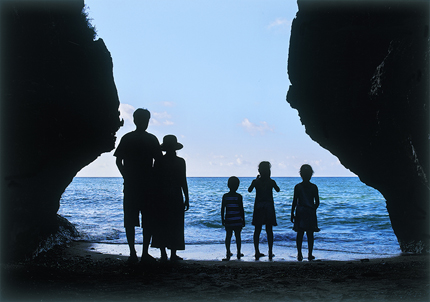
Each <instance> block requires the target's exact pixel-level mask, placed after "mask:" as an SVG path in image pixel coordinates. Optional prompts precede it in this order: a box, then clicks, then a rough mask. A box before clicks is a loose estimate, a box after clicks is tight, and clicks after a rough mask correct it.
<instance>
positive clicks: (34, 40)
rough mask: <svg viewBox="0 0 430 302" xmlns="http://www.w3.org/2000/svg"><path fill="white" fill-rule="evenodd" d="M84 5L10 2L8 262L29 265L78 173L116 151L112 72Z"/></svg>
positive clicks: (4, 176) (5, 51)
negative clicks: (23, 261)
mask: <svg viewBox="0 0 430 302" xmlns="http://www.w3.org/2000/svg"><path fill="white" fill-rule="evenodd" d="M83 8H84V1H33V2H30V1H27V2H24V1H3V2H1V6H0V9H1V11H0V14H1V33H0V34H1V35H0V37H1V47H2V48H1V108H0V109H1V113H0V114H1V126H0V127H1V128H0V129H1V150H0V152H1V178H0V179H1V191H0V193H1V230H2V231H1V253H2V257H3V260H8V259H13V258H22V257H28V256H31V255H32V253H34V251H35V249H36V248H37V247H38V245H39V244H40V243H41V241H43V240H44V239H45V238H47V236H49V235H50V234H53V233H55V232H57V231H58V229H59V227H60V226H61V224H64V220H62V219H59V217H58V216H57V211H58V209H59V200H60V198H61V194H62V193H63V192H64V190H65V188H66V187H67V186H68V185H69V184H70V182H71V181H72V179H73V177H74V176H75V175H76V173H77V172H78V171H79V170H81V169H82V168H83V167H84V166H86V165H88V164H89V163H90V162H92V161H93V160H95V159H96V158H97V157H98V156H99V155H100V154H101V153H103V152H108V151H111V150H112V149H113V148H114V147H115V139H116V138H115V133H116V131H117V130H118V129H119V127H120V124H121V123H120V119H119V111H118V107H119V100H118V94H117V90H116V86H115V83H114V79H113V72H112V69H113V64H112V58H111V56H110V53H109V51H108V50H107V48H106V46H105V44H104V42H103V40H101V39H98V40H94V38H95V30H94V28H93V27H92V26H91V24H90V23H89V22H88V20H87V17H86V15H85V12H84V10H83Z"/></svg>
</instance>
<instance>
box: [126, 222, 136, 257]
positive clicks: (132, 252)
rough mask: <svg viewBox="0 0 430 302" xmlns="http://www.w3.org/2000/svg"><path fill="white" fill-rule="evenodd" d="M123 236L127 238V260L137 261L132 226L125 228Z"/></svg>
mask: <svg viewBox="0 0 430 302" xmlns="http://www.w3.org/2000/svg"><path fill="white" fill-rule="evenodd" d="M125 236H126V238H127V243H128V247H129V249H130V258H128V259H129V260H128V261H130V262H137V255H136V248H135V247H134V237H135V231H134V227H127V228H125Z"/></svg>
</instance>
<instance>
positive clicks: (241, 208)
mask: <svg viewBox="0 0 430 302" xmlns="http://www.w3.org/2000/svg"><path fill="white" fill-rule="evenodd" d="M239 208H240V216H241V217H242V227H244V226H245V210H244V209H243V198H242V195H240V198H239Z"/></svg>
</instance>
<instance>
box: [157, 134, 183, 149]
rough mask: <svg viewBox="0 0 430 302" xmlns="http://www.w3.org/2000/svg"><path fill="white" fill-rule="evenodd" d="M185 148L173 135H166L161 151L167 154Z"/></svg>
mask: <svg viewBox="0 0 430 302" xmlns="http://www.w3.org/2000/svg"><path fill="white" fill-rule="evenodd" d="M183 147H184V146H183V145H182V144H180V143H178V139H177V138H176V136H174V135H173V134H169V135H166V136H165V137H163V143H162V144H161V150H163V151H166V152H171V151H176V150H181V149H182V148H183Z"/></svg>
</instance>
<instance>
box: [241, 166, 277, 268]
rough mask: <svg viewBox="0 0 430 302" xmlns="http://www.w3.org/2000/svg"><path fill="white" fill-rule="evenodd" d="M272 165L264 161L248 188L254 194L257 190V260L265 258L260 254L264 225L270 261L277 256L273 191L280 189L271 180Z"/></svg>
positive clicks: (255, 206)
mask: <svg viewBox="0 0 430 302" xmlns="http://www.w3.org/2000/svg"><path fill="white" fill-rule="evenodd" d="M270 168H271V164H270V163H269V162H268V161H263V162H261V163H260V164H259V165H258V172H260V175H258V176H257V178H256V179H254V180H253V181H252V183H251V185H250V186H249V188H248V192H252V190H253V189H254V188H255V191H256V194H255V203H254V213H253V216H252V225H254V226H255V230H254V248H255V260H258V259H259V258H260V257H263V256H264V254H262V253H260V249H259V243H260V233H261V229H262V227H263V224H264V225H266V234H267V242H268V245H269V259H270V260H272V258H273V257H274V256H275V255H273V252H272V249H273V226H276V225H278V224H277V223H276V214H275V204H274V201H273V189H275V190H276V192H279V191H280V189H279V187H278V185H277V184H276V182H275V181H274V180H273V179H271V178H270V173H271V172H270Z"/></svg>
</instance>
